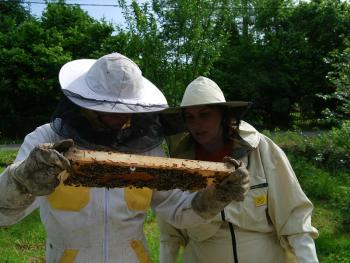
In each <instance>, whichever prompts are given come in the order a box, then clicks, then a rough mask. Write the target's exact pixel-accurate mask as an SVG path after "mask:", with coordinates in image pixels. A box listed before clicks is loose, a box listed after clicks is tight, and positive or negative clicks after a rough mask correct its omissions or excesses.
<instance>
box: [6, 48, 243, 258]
mask: <svg viewBox="0 0 350 263" xmlns="http://www.w3.org/2000/svg"><path fill="white" fill-rule="evenodd" d="M59 80H60V84H61V87H62V91H63V93H64V95H65V100H63V102H62V103H61V106H60V107H58V110H57V111H56V113H55V114H54V117H53V118H52V120H51V123H48V124H44V125H42V126H40V127H38V128H36V129H35V131H33V132H32V133H30V134H28V135H27V136H26V137H25V140H24V142H23V144H22V146H21V148H20V150H19V152H18V155H17V158H16V160H15V162H14V164H12V165H10V166H9V167H7V168H6V170H5V171H4V172H3V173H2V174H1V175H0V226H7V225H11V224H14V223H16V222H18V221H19V220H21V219H22V218H24V217H25V216H27V215H28V214H29V213H31V212H32V211H33V210H34V209H36V208H40V217H41V221H42V223H43V224H44V226H45V229H46V232H47V242H46V262H48V263H50V262H84V263H86V262H105V263H106V262H121V263H128V262H130V263H134V262H135V263H136V262H150V260H149V256H148V249H147V245H146V241H145V236H144V233H143V224H144V220H145V216H146V211H147V210H148V208H149V207H150V206H152V208H153V209H154V211H155V212H156V213H157V215H159V216H161V217H162V218H164V220H165V221H166V222H169V223H171V224H173V225H174V226H176V227H187V226H191V225H192V226H193V225H196V224H202V223H205V222H208V220H207V219H203V218H201V217H200V216H199V212H198V211H196V209H193V206H192V203H193V202H194V201H193V200H201V198H200V196H197V194H196V193H191V194H189V193H184V192H182V191H180V190H173V191H152V190H151V189H146V188H142V189H133V188H113V189H106V188H88V187H82V186H80V187H74V186H67V185H64V184H62V183H60V181H59V179H58V177H57V176H58V174H60V173H61V172H62V171H64V170H69V168H70V163H69V161H68V160H67V159H65V157H64V156H63V155H62V154H61V153H60V152H62V151H64V150H66V149H67V148H69V147H71V146H72V144H73V140H74V142H75V144H76V145H77V147H80V148H85V149H100V148H101V149H109V150H111V149H112V150H117V151H123V152H130V153H137V154H143V155H153V156H163V155H164V153H163V151H162V150H161V148H160V146H159V145H160V142H161V141H162V137H161V134H160V129H159V125H158V123H157V116H156V115H154V114H153V115H152V114H151V113H152V112H156V111H159V110H162V109H164V108H165V107H167V103H166V99H165V97H164V96H163V94H162V93H161V92H160V91H159V90H158V89H157V88H156V87H155V86H154V85H153V84H152V83H151V82H150V81H148V80H147V79H145V78H144V77H143V76H142V74H141V71H140V69H139V68H138V66H137V65H136V64H135V63H134V62H133V61H131V60H130V59H128V58H127V57H125V56H123V55H121V54H118V53H113V54H109V55H106V56H104V57H102V58H100V59H98V60H91V59H81V60H75V61H72V62H69V63H67V64H65V65H64V66H63V67H62V69H61V71H60V75H59ZM141 113H142V114H141ZM111 114H117V115H112V119H113V122H112V123H111V122H107V121H106V118H111ZM123 114H124V115H123ZM106 116H107V117H106ZM119 126H120V127H119ZM116 127H117V128H116ZM67 139H73V140H67ZM43 143H51V144H52V146H51V147H43V146H40V145H42V144H43ZM246 178H247V176H242V180H240V181H237V182H236V184H235V185H234V186H233V188H232V189H233V192H235V189H238V190H242V189H243V190H244V189H246V188H247V186H246ZM241 188H242V189H241ZM215 189H217V191H219V190H220V187H217V188H215ZM232 189H231V190H232ZM205 192H206V190H204V193H205ZM237 192H240V193H242V191H237ZM243 192H244V191H243ZM194 197H196V198H194ZM234 197H235V196H233V197H232V198H234ZM240 198H242V196H241V195H240ZM216 209H217V208H212V210H216ZM219 210H220V208H219ZM219 210H218V211H219ZM218 211H217V212H218Z"/></svg>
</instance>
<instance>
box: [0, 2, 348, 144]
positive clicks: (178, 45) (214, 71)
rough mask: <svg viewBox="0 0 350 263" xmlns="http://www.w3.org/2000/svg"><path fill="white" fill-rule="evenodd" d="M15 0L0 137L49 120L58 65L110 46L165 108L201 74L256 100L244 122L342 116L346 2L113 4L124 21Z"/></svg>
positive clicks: (287, 124)
mask: <svg viewBox="0 0 350 263" xmlns="http://www.w3.org/2000/svg"><path fill="white" fill-rule="evenodd" d="M21 2H22V1H19V0H18V1H17V0H4V1H1V2H0V76H1V82H0V97H1V102H2V103H1V104H0V118H1V120H2V121H1V122H0V136H1V137H2V138H6V139H8V138H22V137H23V136H24V135H25V134H26V133H28V132H29V131H31V130H32V129H33V128H34V127H36V126H37V125H39V124H42V123H44V122H46V121H47V120H48V119H49V117H50V114H51V113H52V112H53V110H54V108H55V106H56V103H57V101H58V100H59V98H60V96H61V93H60V88H59V84H58V77H57V76H58V72H59V69H60V67H61V66H62V65H63V64H64V63H66V62H68V61H70V60H72V59H79V58H98V57H100V56H102V55H104V54H107V53H111V52H115V51H117V52H120V53H123V54H125V55H127V56H129V57H130V58H132V59H133V60H135V61H136V62H137V63H138V64H139V65H140V67H141V69H142V70H143V73H144V75H145V76H146V77H147V78H149V79H150V80H151V81H153V82H154V83H155V84H156V85H157V86H158V87H159V88H160V89H161V90H162V91H163V92H164V93H165V95H166V97H167V99H168V101H169V103H170V104H172V105H176V104H178V102H179V99H180V98H181V95H182V93H183V90H184V88H185V87H186V85H187V84H188V83H189V82H190V81H191V80H193V79H194V78H195V77H196V76H198V75H205V76H209V77H211V78H212V79H214V80H215V81H216V82H217V83H218V84H219V85H220V86H221V87H222V88H223V90H224V92H225V95H226V97H227V98H228V99H229V100H249V101H253V102H254V107H253V109H252V110H251V113H250V115H249V116H247V118H248V119H249V120H250V121H251V122H252V123H253V124H255V125H256V126H258V127H259V128H275V127H279V128H283V129H286V128H291V127H293V125H294V126H297V127H302V128H314V127H318V128H325V127H330V126H332V125H339V124H340V123H341V120H343V119H348V118H349V108H350V107H349V74H348V73H349V59H350V57H349V56H350V54H349V33H350V32H349V28H350V13H349V12H350V4H349V2H347V1H340V0H311V1H309V2H307V3H306V2H301V1H297V2H298V3H296V1H292V0H263V1H261V0H259V1H255V0H221V1H210V0H201V1H192V0H181V1H178V0H176V1H175V0H166V1H160V0H152V1H145V2H143V3H142V4H138V3H137V2H136V1H131V4H130V1H124V0H118V1H117V0H116V4H119V5H120V6H121V8H122V9H123V13H124V16H125V20H126V21H127V22H126V25H124V26H123V27H121V26H118V25H113V24H111V23H109V22H106V21H104V20H101V21H97V20H95V19H93V18H92V17H90V16H89V15H88V14H87V13H86V12H85V11H83V10H82V9H81V8H80V7H79V6H78V5H66V4H65V2H64V1H63V0H59V1H57V2H54V3H52V2H51V1H50V2H49V3H48V4H47V7H46V9H45V11H44V12H43V14H42V16H41V17H39V18H35V17H33V16H31V14H30V12H29V10H27V9H26V8H25V7H24V5H22V4H21ZM325 114H326V115H325ZM339 120H340V121H339ZM1 137H0V138H1Z"/></svg>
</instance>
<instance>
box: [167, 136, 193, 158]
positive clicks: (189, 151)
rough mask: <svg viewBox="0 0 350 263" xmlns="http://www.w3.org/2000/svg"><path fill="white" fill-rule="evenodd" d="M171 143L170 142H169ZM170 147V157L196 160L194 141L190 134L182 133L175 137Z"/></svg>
mask: <svg viewBox="0 0 350 263" xmlns="http://www.w3.org/2000/svg"><path fill="white" fill-rule="evenodd" d="M168 143H169V142H168ZM171 144H172V146H171V147H169V154H170V157H175V158H183V159H193V158H194V145H195V143H194V140H193V139H192V136H191V135H190V134H189V133H187V132H186V133H181V134H178V135H177V136H174V137H173V138H172V141H171Z"/></svg>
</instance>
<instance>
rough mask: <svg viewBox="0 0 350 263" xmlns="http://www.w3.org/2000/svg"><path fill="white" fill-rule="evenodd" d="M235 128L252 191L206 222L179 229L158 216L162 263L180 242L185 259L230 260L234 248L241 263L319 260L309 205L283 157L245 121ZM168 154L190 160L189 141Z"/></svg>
mask: <svg viewBox="0 0 350 263" xmlns="http://www.w3.org/2000/svg"><path fill="white" fill-rule="evenodd" d="M239 127H240V130H239V135H240V137H241V139H240V140H236V141H235V142H234V145H235V146H234V147H235V149H234V152H235V151H236V152H242V149H245V150H246V151H247V154H248V155H247V156H246V157H245V158H244V156H242V157H243V160H245V162H246V164H247V167H248V170H249V173H250V176H251V177H250V182H251V190H250V191H249V193H248V195H247V196H246V198H245V200H244V201H243V202H232V203H231V204H229V205H228V206H227V207H226V208H225V209H224V211H223V212H222V213H221V215H220V214H219V215H217V217H216V218H215V219H214V220H213V221H212V222H211V223H210V224H205V225H200V226H197V227H191V228H187V229H185V230H180V229H176V228H174V227H172V226H171V225H169V224H167V223H165V222H164V221H162V220H160V219H159V226H160V231H161V246H160V250H161V254H160V258H161V260H160V262H161V263H172V262H176V259H177V256H178V250H179V247H180V246H181V245H182V246H184V251H183V254H182V258H183V262H184V263H212V262H218V263H219V262H220V263H226V262H227V263H229V262H230V263H232V262H235V259H234V252H233V251H234V250H235V253H236V255H237V259H238V260H237V261H236V262H240V263H287V262H288V263H289V262H299V263H314V262H318V259H317V255H316V250H315V245H314V241H313V239H314V238H316V237H317V236H318V232H317V230H316V229H315V228H314V227H313V226H312V225H311V214H312V209H313V206H312V203H311V202H310V201H309V199H308V198H307V197H306V195H305V194H304V192H303V190H302V189H301V187H300V185H299V183H298V180H297V178H296V176H295V174H294V172H293V169H292V167H291V166H290V164H289V161H288V159H287V157H286V156H285V154H284V153H283V151H282V150H281V149H280V148H279V147H278V146H277V145H276V144H274V143H273V142H272V141H271V140H270V139H269V138H267V137H266V136H264V135H262V134H260V133H259V132H257V131H256V130H255V129H254V128H253V127H252V126H251V125H249V124H248V123H246V122H241V125H240V126H239ZM173 156H176V157H180V158H191V159H193V158H194V146H193V142H192V141H191V140H190V139H189V138H188V137H185V138H183V139H182V141H181V142H180V144H179V145H178V147H177V148H176V149H175V150H174V154H173ZM233 156H234V154H233ZM234 157H235V156H234ZM237 157H239V156H237ZM228 222H229V223H230V224H231V226H232V230H233V231H232V233H231V231H230V225H229V223H228ZM234 239H235V241H234Z"/></svg>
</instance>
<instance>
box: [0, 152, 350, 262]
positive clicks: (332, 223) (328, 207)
mask: <svg viewBox="0 0 350 263" xmlns="http://www.w3.org/2000/svg"><path fill="white" fill-rule="evenodd" d="M15 154H16V152H14V151H0V172H1V171H2V170H3V169H4V167H5V166H6V165H8V164H10V163H11V161H12V160H13V159H14V157H15ZM291 162H292V164H293V167H295V170H296V173H297V174H301V173H305V174H307V173H308V172H310V173H311V174H313V175H314V176H315V177H314V178H323V177H324V176H325V172H324V171H322V170H320V169H317V168H315V167H312V166H311V165H309V164H307V163H296V162H297V161H296V159H293V158H291ZM306 166H307V167H306ZM317 173H319V174H320V175H319V177H317ZM302 177H303V178H302V186H303V188H304V190H305V191H306V192H307V193H308V196H309V197H310V199H311V200H312V201H313V203H314V205H315V210H314V215H313V225H314V226H315V227H316V228H317V229H318V230H319V232H320V236H319V238H318V239H317V240H316V247H317V251H318V256H319V259H320V262H321V263H335V262H337V263H350V249H349V248H350V231H349V229H350V227H349V226H348V227H346V226H347V224H350V222H347V220H348V219H349V218H350V215H348V216H347V217H346V218H347V219H346V220H345V219H344V211H348V210H346V209H347V207H345V208H344V204H345V206H346V205H347V203H344V202H342V198H343V197H344V198H346V196H345V194H348V195H350V190H349V189H350V185H349V182H348V181H347V182H346V184H345V185H344V181H343V180H342V181H340V179H337V178H335V179H332V180H333V181H327V180H322V179H320V180H321V181H322V182H323V181H324V182H323V183H324V184H327V185H326V186H323V187H327V186H328V185H329V186H330V187H331V188H332V187H333V188H332V189H333V190H334V189H335V191H336V190H337V189H338V188H339V189H341V191H340V190H339V191H340V193H343V194H344V195H342V194H340V195H339V196H336V198H333V197H329V200H323V199H322V198H318V197H319V196H321V197H322V192H321V193H319V192H317V191H320V190H317V189H325V188H322V185H321V186H320V183H319V182H317V181H316V182H314V181H312V180H314V178H311V177H308V178H311V179H312V180H311V179H309V181H308V180H307V179H305V178H304V177H305V175H303V176H302ZM338 180H339V181H338ZM304 182H305V183H304ZM337 187H338V188H337ZM344 189H345V190H344ZM322 191H324V190H322ZM336 192H337V191H336ZM332 193H333V192H331V193H326V196H327V198H328V196H329V195H332ZM334 202H339V203H334ZM344 220H345V221H344ZM145 233H146V237H147V241H148V245H149V248H150V251H151V258H152V261H153V262H158V261H159V256H158V254H159V248H158V244H159V230H158V228H157V225H156V221H155V216H154V215H153V214H152V213H149V214H148V216H147V219H146V223H145ZM44 244H45V231H44V228H43V226H42V225H41V223H40V219H39V213H38V212H37V211H36V212H34V213H33V214H31V215H30V216H28V217H27V218H25V219H24V220H22V221H21V222H19V223H17V224H16V225H13V226H9V227H5V228H0V262H1V263H5V262H6V263H7V262H8V263H17V262H18V263H19V262H31V263H36V262H43V256H44ZM218 263H219V262H218Z"/></svg>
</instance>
